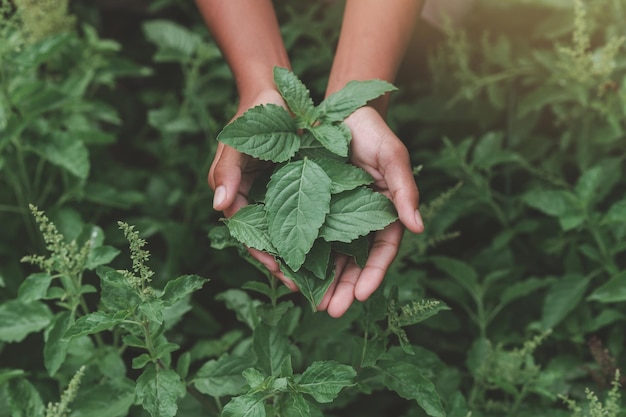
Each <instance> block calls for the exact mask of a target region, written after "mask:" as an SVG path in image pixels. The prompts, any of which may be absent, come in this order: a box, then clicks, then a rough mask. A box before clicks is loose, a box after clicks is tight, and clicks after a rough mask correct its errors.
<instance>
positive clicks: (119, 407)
mask: <svg viewBox="0 0 626 417" xmlns="http://www.w3.org/2000/svg"><path fill="white" fill-rule="evenodd" d="M134 389H135V383H134V382H133V381H131V380H129V379H127V378H124V379H116V380H115V381H110V382H109V381H107V380H104V381H99V382H98V384H93V385H87V384H85V386H83V385H81V387H80V389H79V390H78V396H77V397H76V399H75V400H74V401H73V402H72V405H71V408H72V412H71V414H70V416H69V417H125V416H128V410H129V408H130V407H131V406H132V405H133V402H134V399H135V394H134V392H133V391H134Z"/></svg>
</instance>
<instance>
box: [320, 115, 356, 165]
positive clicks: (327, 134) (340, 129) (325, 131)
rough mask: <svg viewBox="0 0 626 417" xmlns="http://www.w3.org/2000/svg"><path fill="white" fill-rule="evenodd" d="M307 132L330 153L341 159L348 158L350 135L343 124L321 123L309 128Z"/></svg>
mask: <svg viewBox="0 0 626 417" xmlns="http://www.w3.org/2000/svg"><path fill="white" fill-rule="evenodd" d="M309 131H310V132H311V133H312V134H313V137H315V139H316V140H317V141H318V142H319V143H321V144H322V146H324V147H325V148H326V149H328V150H329V151H331V152H332V153H334V154H336V155H339V156H343V157H346V156H348V149H349V147H350V140H351V139H352V134H351V133H350V129H349V128H348V126H346V125H345V124H344V123H340V124H326V123H323V124H319V125H316V126H313V127H311V128H309Z"/></svg>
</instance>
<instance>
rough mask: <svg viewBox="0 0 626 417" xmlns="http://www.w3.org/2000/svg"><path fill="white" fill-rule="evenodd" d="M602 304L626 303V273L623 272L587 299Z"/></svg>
mask: <svg viewBox="0 0 626 417" xmlns="http://www.w3.org/2000/svg"><path fill="white" fill-rule="evenodd" d="M587 299H588V300H591V301H599V302H601V303H620V302H623V301H626V271H622V272H620V273H618V274H617V275H615V276H614V277H612V278H611V279H610V280H608V281H607V282H605V283H604V284H602V285H601V286H600V287H598V288H596V290H595V291H594V292H592V293H591V295H590V296H589V297H588V298H587Z"/></svg>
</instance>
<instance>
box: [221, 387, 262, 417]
mask: <svg viewBox="0 0 626 417" xmlns="http://www.w3.org/2000/svg"><path fill="white" fill-rule="evenodd" d="M264 401H265V395H264V393H262V392H256V393H253V394H246V395H241V396H239V397H235V398H233V399H232V400H230V402H229V403H228V404H226V405H225V406H224V409H223V410H222V417H265V416H266V414H265V405H264Z"/></svg>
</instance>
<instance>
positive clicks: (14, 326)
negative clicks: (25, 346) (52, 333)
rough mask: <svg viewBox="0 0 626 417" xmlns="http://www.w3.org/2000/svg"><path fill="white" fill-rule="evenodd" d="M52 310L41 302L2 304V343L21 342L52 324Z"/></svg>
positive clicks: (0, 338) (0, 334) (19, 301)
mask: <svg viewBox="0 0 626 417" xmlns="http://www.w3.org/2000/svg"><path fill="white" fill-rule="evenodd" d="M51 319H52V313H51V312H50V309H48V307H47V306H46V305H45V304H43V303H40V302H39V301H32V302H28V303H25V302H23V301H21V300H10V301H5V302H3V303H2V304H0V341H4V342H21V341H22V340H24V338H25V337H26V336H27V335H29V334H30V333H33V332H38V331H40V330H42V329H43V328H44V327H46V326H47V325H48V323H50V320H51Z"/></svg>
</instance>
